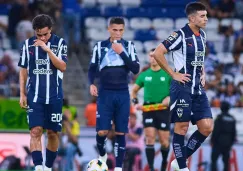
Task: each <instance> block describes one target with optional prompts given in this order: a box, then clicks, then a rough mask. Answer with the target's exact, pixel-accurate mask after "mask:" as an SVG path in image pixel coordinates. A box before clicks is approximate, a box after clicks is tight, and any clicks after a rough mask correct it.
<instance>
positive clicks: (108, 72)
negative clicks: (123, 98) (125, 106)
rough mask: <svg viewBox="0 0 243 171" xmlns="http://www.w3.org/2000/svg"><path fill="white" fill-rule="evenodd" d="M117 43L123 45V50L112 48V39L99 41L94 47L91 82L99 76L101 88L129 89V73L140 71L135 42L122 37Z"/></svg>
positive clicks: (90, 69) (89, 73)
mask: <svg viewBox="0 0 243 171" xmlns="http://www.w3.org/2000/svg"><path fill="white" fill-rule="evenodd" d="M117 43H121V44H122V46H123V52H122V53H121V54H117V53H116V52H115V51H114V50H113V49H112V42H110V39H107V40H105V41H100V42H97V43H96V45H95V46H94V48H93V53H92V58H91V62H90V66H89V71H88V76H89V83H90V84H93V83H94V80H95V77H96V76H97V75H98V77H99V88H100V89H108V90H119V89H120V90H124V89H128V82H129V80H128V79H129V78H128V74H129V72H130V71H131V72H132V73H133V74H137V73H138V72H139V61H138V58H137V54H136V50H135V46H134V44H133V42H131V41H126V40H124V39H121V40H120V41H118V42H117Z"/></svg>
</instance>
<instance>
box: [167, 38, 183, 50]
mask: <svg viewBox="0 0 243 171" xmlns="http://www.w3.org/2000/svg"><path fill="white" fill-rule="evenodd" d="M180 42H181V36H180V37H179V38H178V39H177V40H176V41H175V42H174V43H173V44H172V45H171V46H170V47H169V50H171V49H174V48H175V47H176V46H177V45H178V44H179V43H180Z"/></svg>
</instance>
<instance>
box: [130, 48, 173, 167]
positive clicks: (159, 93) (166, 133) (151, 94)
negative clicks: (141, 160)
mask: <svg viewBox="0 0 243 171" xmlns="http://www.w3.org/2000/svg"><path fill="white" fill-rule="evenodd" d="M154 50H155V49H151V51H150V52H149V61H150V68H149V69H147V70H146V71H144V72H142V73H141V74H140V75H139V76H138V78H137V80H136V83H135V84H134V87H133V89H132V94H131V95H132V101H133V103H134V104H138V99H137V93H138V91H139V90H140V89H141V88H142V87H144V105H145V106H146V105H151V104H161V103H162V104H163V105H164V106H165V107H168V106H169V99H170V97H169V88H170V82H171V77H170V75H169V74H168V73H166V72H165V71H164V70H162V69H161V67H160V66H159V65H158V63H157V62H156V60H155V59H154V58H153V57H152V56H151V55H152V53H153V51H154ZM170 117H171V115H170V110H169V109H168V108H167V109H165V110H154V111H153V110H151V111H147V112H145V111H144V112H143V125H144V132H145V138H146V156H147V160H148V165H149V168H150V171H154V157H155V150H154V143H155V138H156V133H157V132H158V136H159V141H160V144H161V154H162V157H163V162H162V165H161V171H165V170H166V166H167V157H168V153H169V146H170V142H169V138H170Z"/></svg>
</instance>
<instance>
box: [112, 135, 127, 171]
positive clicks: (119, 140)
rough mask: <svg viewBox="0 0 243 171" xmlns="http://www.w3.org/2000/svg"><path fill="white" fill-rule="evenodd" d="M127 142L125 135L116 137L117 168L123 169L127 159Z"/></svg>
mask: <svg viewBox="0 0 243 171" xmlns="http://www.w3.org/2000/svg"><path fill="white" fill-rule="evenodd" d="M125 151H126V141H125V135H116V142H115V147H114V152H115V156H116V167H120V168H122V162H123V160H124V157H125Z"/></svg>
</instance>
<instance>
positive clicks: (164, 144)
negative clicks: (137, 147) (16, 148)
mask: <svg viewBox="0 0 243 171" xmlns="http://www.w3.org/2000/svg"><path fill="white" fill-rule="evenodd" d="M160 144H161V146H162V147H165V148H167V147H169V145H170V141H169V138H164V139H161V140H160Z"/></svg>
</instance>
